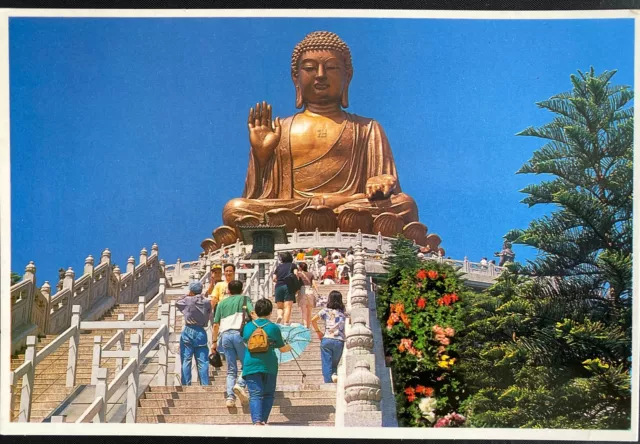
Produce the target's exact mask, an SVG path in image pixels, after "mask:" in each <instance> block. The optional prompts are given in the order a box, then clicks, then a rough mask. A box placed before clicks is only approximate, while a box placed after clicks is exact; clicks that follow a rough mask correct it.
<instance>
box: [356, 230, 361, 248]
mask: <svg viewBox="0 0 640 444" xmlns="http://www.w3.org/2000/svg"><path fill="white" fill-rule="evenodd" d="M356 244H360V246H362V230H361V229H359V228H358V235H357V236H356Z"/></svg>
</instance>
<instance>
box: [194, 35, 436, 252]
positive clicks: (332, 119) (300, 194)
mask: <svg viewBox="0 0 640 444" xmlns="http://www.w3.org/2000/svg"><path fill="white" fill-rule="evenodd" d="M352 77H353V65H352V62H351V52H350V50H349V47H348V46H347V45H346V44H345V43H344V42H343V41H342V40H341V39H340V37H338V36H337V35H336V34H334V33H331V32H325V31H318V32H313V33H311V34H309V35H307V36H306V37H305V38H304V39H303V40H302V41H301V42H300V43H298V44H297V45H296V47H295V48H294V50H293V55H292V57H291V78H292V80H293V84H294V86H295V91H296V107H297V108H298V109H302V112H299V113H297V114H295V115H293V116H291V117H287V118H285V119H283V120H282V121H281V120H280V119H279V118H278V117H276V118H273V117H272V109H271V105H269V104H267V103H266V102H262V103H257V104H256V106H255V108H251V109H250V111H249V118H248V128H249V141H250V144H251V150H250V156H249V168H248V171H247V178H246V182H245V187H244V192H243V194H242V197H241V198H237V199H233V200H231V201H229V202H228V203H227V204H226V205H225V206H224V209H223V211H222V221H223V223H224V226H222V227H218V228H217V229H216V230H214V232H213V236H214V239H215V240H214V239H208V240H205V241H204V242H203V248H204V249H205V250H208V249H213V248H215V247H216V246H218V245H221V244H225V245H229V244H230V243H232V242H235V240H236V238H237V236H238V234H239V232H238V229H237V227H238V226H242V225H257V224H260V223H263V222H266V223H268V224H271V225H273V224H284V225H286V229H287V231H288V232H292V231H293V230H294V229H298V231H315V229H316V228H317V229H319V230H320V231H335V230H336V228H340V230H341V231H342V232H357V231H358V229H360V230H362V232H363V233H374V234H377V233H378V232H381V233H382V234H383V235H385V236H393V235H395V234H398V233H403V234H404V235H405V236H406V237H408V238H410V239H414V240H415V241H416V243H418V244H419V245H422V246H427V245H428V246H429V247H430V248H431V249H433V250H437V249H438V246H439V243H440V238H439V237H438V236H437V235H434V234H430V235H429V236H427V227H426V226H425V225H423V224H422V223H420V222H418V208H417V206H416V203H415V201H414V200H413V199H412V198H411V197H410V196H408V195H407V194H405V193H403V192H402V189H401V188H400V182H399V180H398V173H397V171H396V165H395V162H394V160H393V154H392V152H391V147H390V146H389V142H388V141H387V137H386V135H385V133H384V131H383V129H382V127H381V126H380V124H379V123H378V122H376V121H375V120H373V119H369V118H366V117H360V116H357V115H355V114H350V113H347V112H345V111H344V110H343V109H344V108H347V107H348V106H349V84H350V82H351V78H352Z"/></svg>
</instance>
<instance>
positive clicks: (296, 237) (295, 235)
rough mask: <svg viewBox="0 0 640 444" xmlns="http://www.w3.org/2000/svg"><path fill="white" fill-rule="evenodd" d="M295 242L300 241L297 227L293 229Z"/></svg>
mask: <svg viewBox="0 0 640 444" xmlns="http://www.w3.org/2000/svg"><path fill="white" fill-rule="evenodd" d="M293 243H294V244H297V243H298V229H297V228H294V229H293Z"/></svg>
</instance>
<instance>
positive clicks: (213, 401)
mask: <svg viewBox="0 0 640 444" xmlns="http://www.w3.org/2000/svg"><path fill="white" fill-rule="evenodd" d="M327 393H329V394H330V395H331V396H330V397H327V398H319V397H317V396H310V397H308V398H291V397H284V396H283V397H277V398H275V400H274V406H289V407H298V406H316V407H317V406H335V404H336V396H335V393H332V392H327ZM221 394H222V395H224V394H223V393H221ZM225 401H226V399H225V398H224V396H217V397H216V398H209V397H205V398H203V399H197V400H195V399H180V398H178V399H151V398H146V399H140V405H141V406H142V407H155V408H175V409H183V408H185V409H186V408H189V409H194V408H206V409H209V408H218V407H225ZM51 404H53V403H51ZM53 407H56V406H55V405H54V406H53Z"/></svg>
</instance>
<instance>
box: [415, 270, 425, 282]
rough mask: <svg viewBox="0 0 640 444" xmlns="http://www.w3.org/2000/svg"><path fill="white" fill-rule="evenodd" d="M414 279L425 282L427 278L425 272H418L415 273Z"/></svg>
mask: <svg viewBox="0 0 640 444" xmlns="http://www.w3.org/2000/svg"><path fill="white" fill-rule="evenodd" d="M416 278H418V279H420V280H421V281H423V280H425V279H426V278H427V272H426V270H419V271H418V272H417V273H416Z"/></svg>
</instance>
